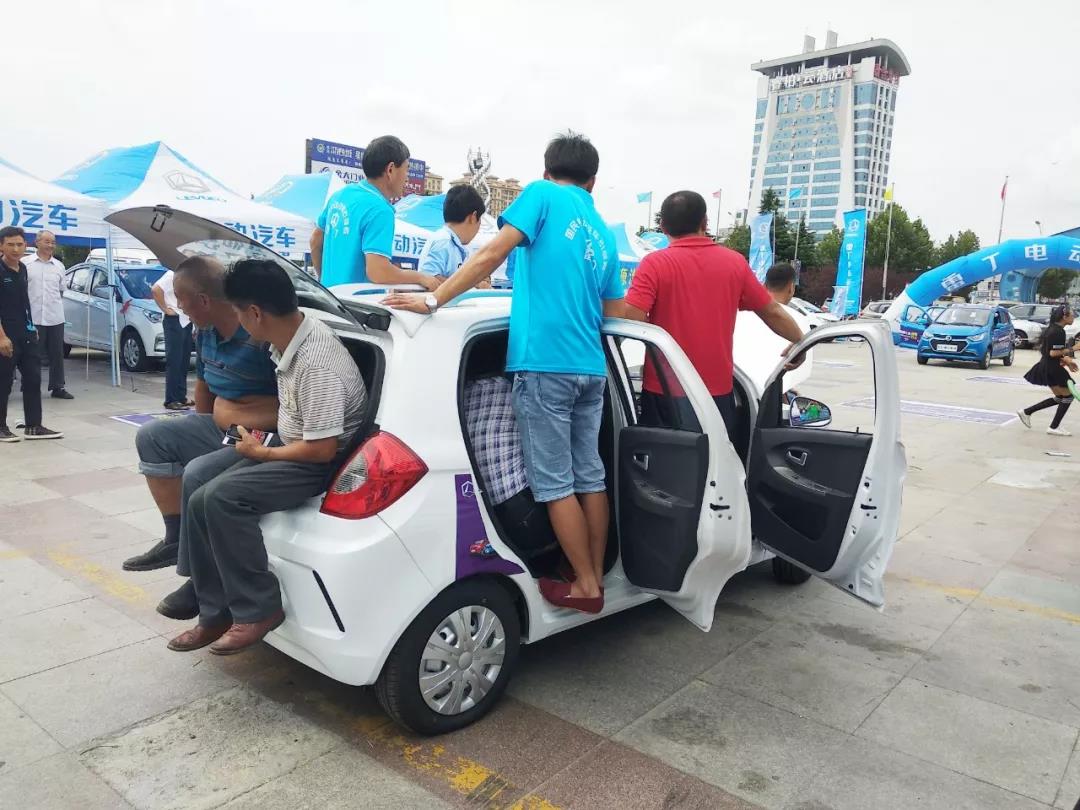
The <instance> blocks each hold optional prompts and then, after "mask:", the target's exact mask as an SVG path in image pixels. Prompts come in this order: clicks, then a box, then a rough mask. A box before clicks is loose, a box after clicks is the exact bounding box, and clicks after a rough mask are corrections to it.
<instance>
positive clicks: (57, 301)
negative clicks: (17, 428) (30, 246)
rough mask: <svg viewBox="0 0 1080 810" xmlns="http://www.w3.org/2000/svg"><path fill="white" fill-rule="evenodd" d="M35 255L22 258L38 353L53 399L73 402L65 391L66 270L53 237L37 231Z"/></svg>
mask: <svg viewBox="0 0 1080 810" xmlns="http://www.w3.org/2000/svg"><path fill="white" fill-rule="evenodd" d="M34 247H35V248H37V252H36V253H30V254H27V255H26V256H24V257H23V264H24V265H26V282H27V285H28V286H29V289H30V311H31V313H32V314H33V318H34V326H35V327H37V332H38V335H39V336H40V337H39V351H40V352H41V353H42V356H44V357H45V358H46V359H48V361H49V391H50V392H51V394H52V396H53V398H55V399H75V397H73V396H72V395H71V394H69V393H68V392H67V389H66V388H65V387H64V282H65V278H64V273H65V272H66V268H65V267H64V263H63V262H61V261H60V260H59V259H58V258H56V256H54V255H53V254H54V253H55V252H56V236H55V235H54V234H53V233H52V231H40V232H39V233H38V235H37V238H36V239H35V240H34Z"/></svg>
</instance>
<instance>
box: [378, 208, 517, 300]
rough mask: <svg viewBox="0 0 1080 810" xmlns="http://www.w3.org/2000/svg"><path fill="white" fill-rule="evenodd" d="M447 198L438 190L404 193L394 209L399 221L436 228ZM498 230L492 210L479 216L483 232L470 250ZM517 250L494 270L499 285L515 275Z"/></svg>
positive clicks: (431, 228)
mask: <svg viewBox="0 0 1080 810" xmlns="http://www.w3.org/2000/svg"><path fill="white" fill-rule="evenodd" d="M445 201H446V195H445V194H435V195H432V196H429V197H421V196H420V195H419V194H410V195H409V196H407V197H402V198H401V199H400V200H398V201H397V202H396V203H394V211H395V213H396V215H397V219H398V222H399V223H401V222H404V223H405V224H407V225H409V226H411V227H414V228H423V229H424V230H425V231H429V232H434V231H437V230H439V228H441V227H442V226H443V203H444V202H445ZM498 232H499V223H498V221H497V220H496V219H495V217H493V216H491V214H484V216H483V217H481V218H480V232H479V233H477V234H476V238H475V239H473V241H472V242H470V243H469V253H470V254H472V253H475V252H476V251H477V250H479V249H480V248H481V247H483V246H484V245H486V244H487V243H488V242H490V241H491V240H492V239H494V238H495V234H497V233H498ZM513 266H514V253H513V252H511V254H510V258H509V259H508V260H507V261H505V262H503V264H502V265H501V266H500V267H498V268H497V269H496V270H495V272H494V273H492V274H491V280H492V283H494V284H496V286H502V285H508V284H509V283H510V279H512V278H513V269H512V268H513Z"/></svg>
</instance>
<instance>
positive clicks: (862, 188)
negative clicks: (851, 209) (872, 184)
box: [855, 183, 866, 194]
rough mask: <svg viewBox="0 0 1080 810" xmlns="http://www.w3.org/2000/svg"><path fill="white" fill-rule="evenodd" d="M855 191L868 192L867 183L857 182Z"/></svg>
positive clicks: (859, 192) (858, 192) (857, 192)
mask: <svg viewBox="0 0 1080 810" xmlns="http://www.w3.org/2000/svg"><path fill="white" fill-rule="evenodd" d="M855 193H856V194H865V193H866V183H856V184H855Z"/></svg>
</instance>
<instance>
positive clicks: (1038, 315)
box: [1028, 306, 1054, 323]
mask: <svg viewBox="0 0 1080 810" xmlns="http://www.w3.org/2000/svg"><path fill="white" fill-rule="evenodd" d="M1053 309H1054V308H1053V307H1048V306H1039V307H1035V309H1034V311H1033V312H1032V313H1031V317H1030V318H1028V320H1029V321H1035V323H1050V313H1051V312H1052V311H1053Z"/></svg>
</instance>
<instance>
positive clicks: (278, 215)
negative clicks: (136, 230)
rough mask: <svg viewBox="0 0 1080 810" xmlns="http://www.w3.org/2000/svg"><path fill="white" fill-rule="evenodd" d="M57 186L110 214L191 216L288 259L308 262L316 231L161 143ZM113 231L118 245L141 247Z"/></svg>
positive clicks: (64, 178)
mask: <svg viewBox="0 0 1080 810" xmlns="http://www.w3.org/2000/svg"><path fill="white" fill-rule="evenodd" d="M56 183H57V184H58V185H61V186H64V187H65V188H68V189H71V190H73V191H77V192H80V193H82V194H86V195H89V196H91V197H96V198H97V199H99V200H102V201H103V202H105V204H106V205H107V207H108V210H109V211H119V210H123V209H125V208H135V207H138V206H154V205H168V206H170V207H172V208H175V209H177V210H179V211H187V212H189V213H191V214H195V215H197V216H200V217H204V218H205V219H209V220H212V221H214V222H218V223H220V224H222V225H226V226H227V227H230V228H233V229H234V230H236V231H239V232H240V233H242V234H244V235H245V236H248V237H250V238H251V239H254V240H255V241H258V242H262V243H263V244H265V245H266V246H267V247H270V248H272V249H273V250H275V251H276V252H278V253H280V254H281V255H283V256H286V257H288V258H294V259H296V258H303V256H304V254H305V253H306V252H307V251H308V245H309V243H310V240H311V232H312V230H313V228H314V225H313V224H312V222H311V221H310V220H307V219H304V218H303V217H299V216H297V215H296V214H292V213H289V212H287V211H283V210H282V209H280V208H274V207H272V206H269V205H263V204H261V203H257V202H255V201H253V200H250V199H248V198H247V197H244V196H242V195H240V194H237V193H236V192H234V191H232V190H231V189H229V188H227V187H226V186H225V185H223V184H222V183H220V182H219V181H218V180H216V179H214V178H213V177H211V176H210V175H209V174H207V173H206V172H204V171H203V170H202V169H200V168H199V167H198V166H196V165H195V164H193V163H191V161H189V160H188V159H187V158H185V157H184V156H183V155H181V154H180V153H179V152H177V151H175V150H174V149H172V148H170V147H169V146H168V145H167V144H165V143H163V142H162V141H153V142H152V143H146V144H142V145H140V146H128V147H118V148H115V149H107V150H105V151H104V152H99V153H98V154H96V155H94V156H93V157H91V158H89V159H88V160H86V161H84V162H82V163H80V164H79V165H78V166H74V167H72V168H71V169H69V170H68V171H67V172H65V173H64V174H63V175H61V176H60V177H58V178H57V179H56ZM113 231H114V232H113V235H112V239H113V244H114V246H127V245H137V244H138V243H137V242H135V241H134V240H132V239H131V238H130V237H128V236H127V235H126V234H121V233H120V232H119V231H116V230H115V229H113Z"/></svg>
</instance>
